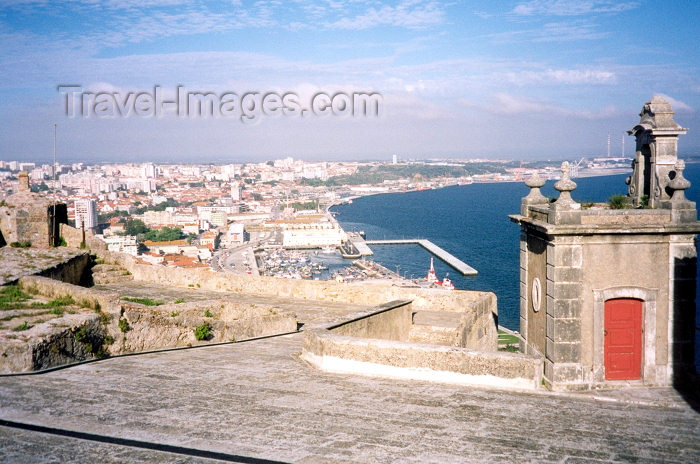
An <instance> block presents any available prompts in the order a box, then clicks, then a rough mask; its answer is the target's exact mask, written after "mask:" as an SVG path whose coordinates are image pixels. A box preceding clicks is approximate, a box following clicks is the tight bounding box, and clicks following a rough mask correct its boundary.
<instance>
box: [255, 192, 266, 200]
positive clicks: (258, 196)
mask: <svg viewBox="0 0 700 464" xmlns="http://www.w3.org/2000/svg"><path fill="white" fill-rule="evenodd" d="M253 200H255V201H263V200H264V198H263V196H262V195H260V194H259V193H253Z"/></svg>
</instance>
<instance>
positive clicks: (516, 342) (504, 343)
mask: <svg viewBox="0 0 700 464" xmlns="http://www.w3.org/2000/svg"><path fill="white" fill-rule="evenodd" d="M498 350H499V351H508V352H511V353H517V352H519V351H520V338H519V337H518V336H517V335H514V334H511V333H508V332H506V331H504V330H501V329H498Z"/></svg>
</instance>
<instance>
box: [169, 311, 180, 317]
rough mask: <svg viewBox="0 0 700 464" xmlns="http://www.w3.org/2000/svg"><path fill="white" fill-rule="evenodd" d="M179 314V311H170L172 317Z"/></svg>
mask: <svg viewBox="0 0 700 464" xmlns="http://www.w3.org/2000/svg"><path fill="white" fill-rule="evenodd" d="M178 314H180V313H178V312H177V311H173V312H172V313H170V317H177V315H178Z"/></svg>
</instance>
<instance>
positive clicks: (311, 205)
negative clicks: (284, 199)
mask: <svg viewBox="0 0 700 464" xmlns="http://www.w3.org/2000/svg"><path fill="white" fill-rule="evenodd" d="M286 207H287V205H282V206H281V207H280V209H284V208H286ZM289 207H291V208H294V209H295V210H297V211H301V210H315V209H318V201H316V200H312V201H306V202H303V203H302V202H299V201H295V202H293V203H290V204H289Z"/></svg>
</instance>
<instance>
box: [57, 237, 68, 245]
mask: <svg viewBox="0 0 700 464" xmlns="http://www.w3.org/2000/svg"><path fill="white" fill-rule="evenodd" d="M56 246H60V247H64V246H68V242H66V239H65V238H63V237H58V245H56Z"/></svg>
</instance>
